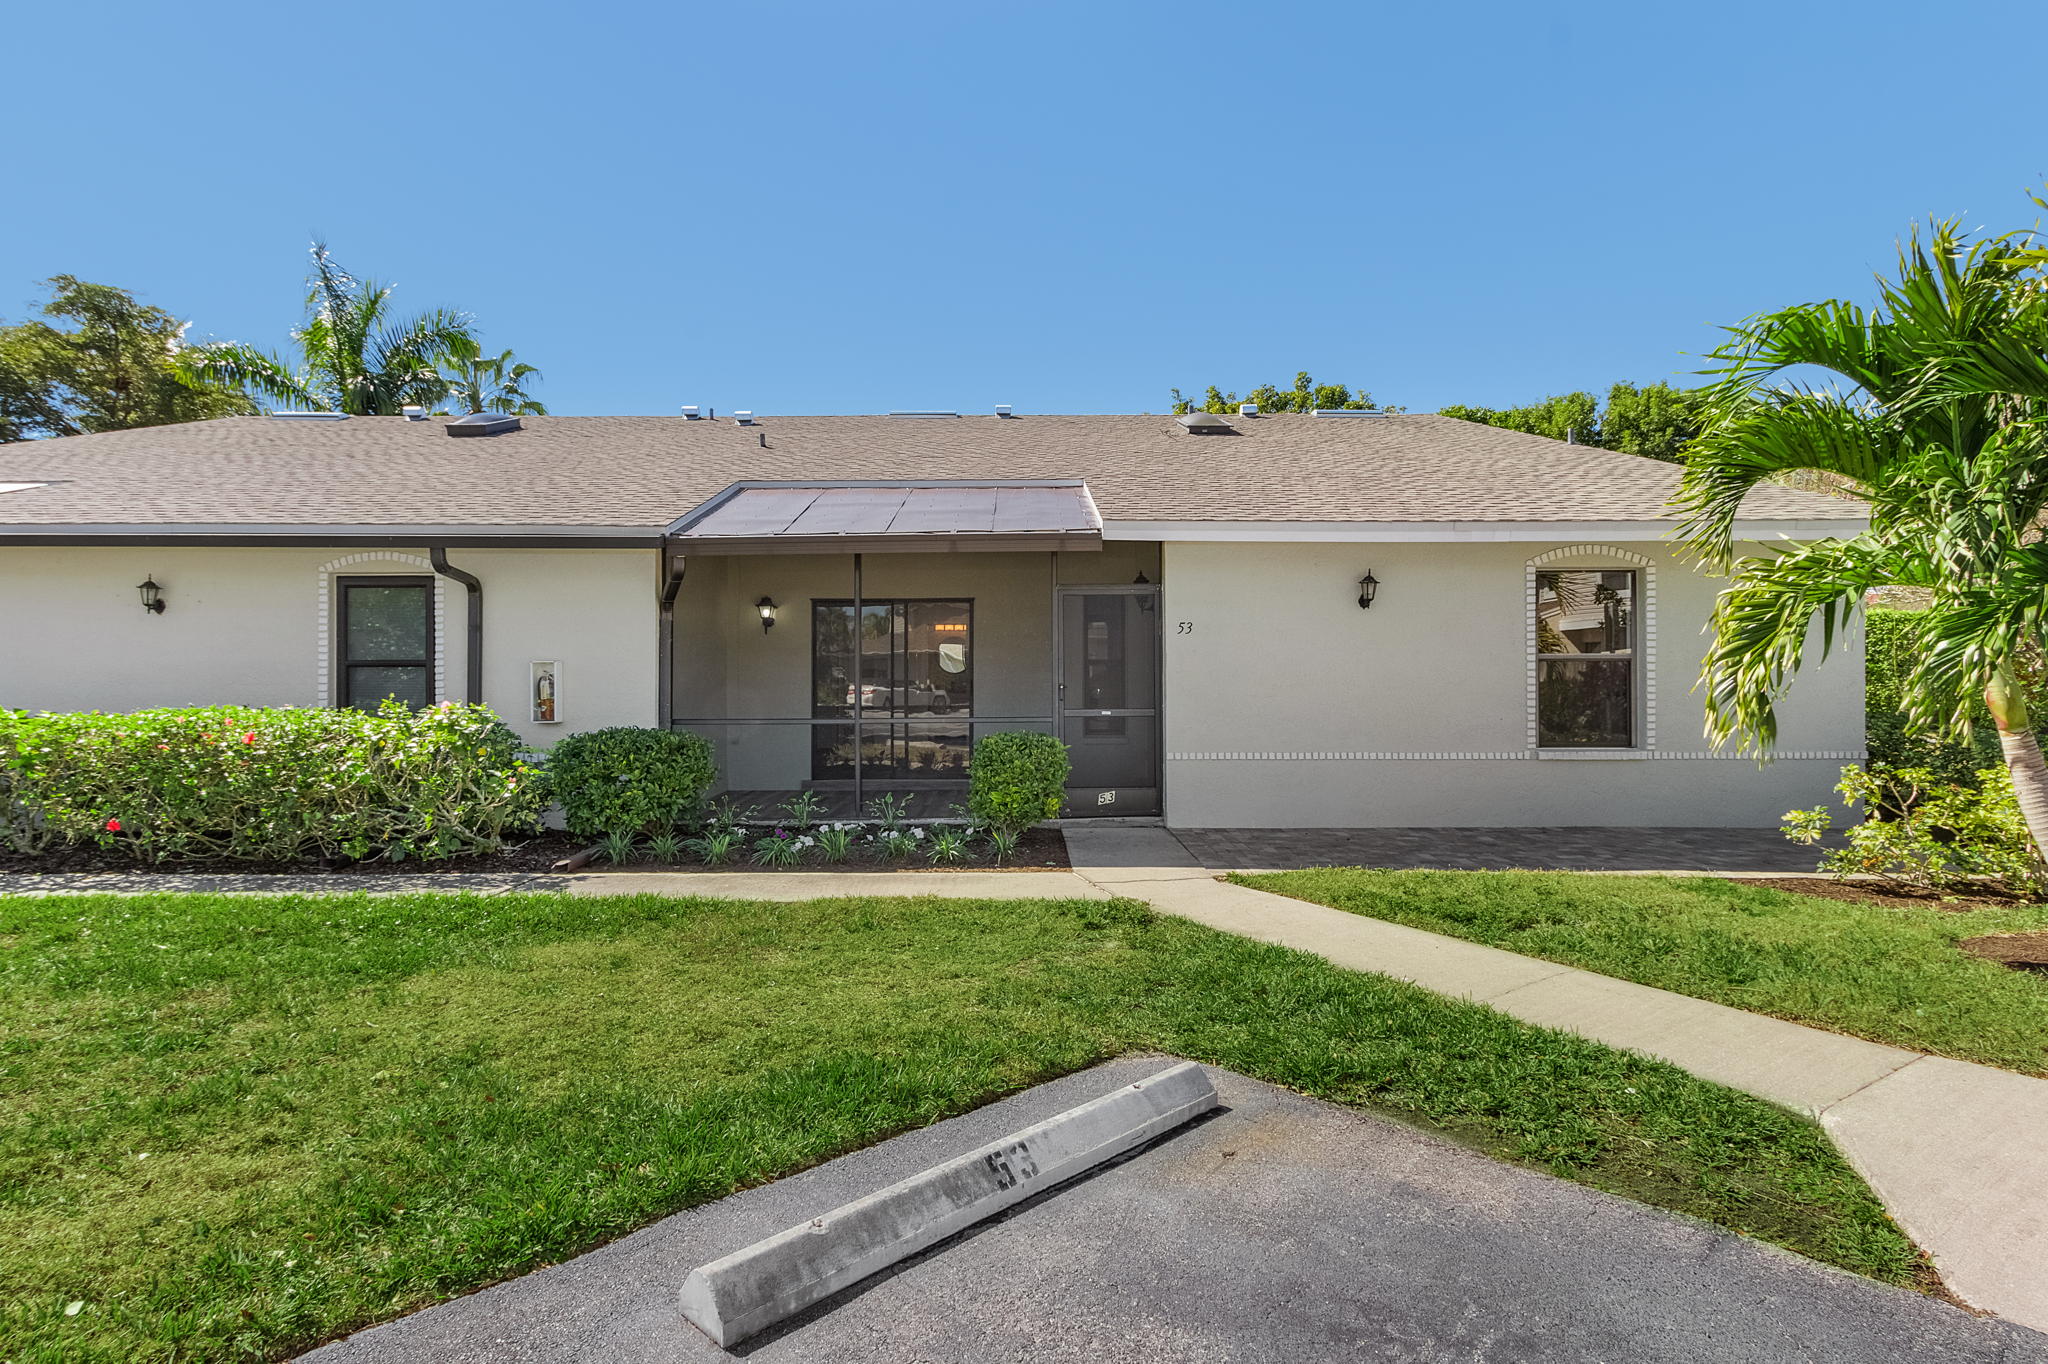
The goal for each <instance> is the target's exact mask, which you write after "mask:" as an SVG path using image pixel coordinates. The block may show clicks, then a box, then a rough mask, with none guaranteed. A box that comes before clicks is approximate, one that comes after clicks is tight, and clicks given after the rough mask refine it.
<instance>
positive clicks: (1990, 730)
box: [1863, 607, 2033, 809]
mask: <svg viewBox="0 0 2048 1364" xmlns="http://www.w3.org/2000/svg"><path fill="white" fill-rule="evenodd" d="M1921 614H1922V613H1921V612H1919V611H1911V610H1901V609H1898V608H1892V607H1873V608H1872V609H1871V610H1870V611H1868V612H1866V613H1865V621H1864V644H1863V678H1864V680H1863V724H1864V734H1865V744H1866V746H1867V747H1868V748H1869V750H1870V766H1871V767H1872V768H1873V769H1881V768H1908V767H1909V768H1913V769H1916V770H1923V771H1928V772H1932V773H1935V774H1936V776H1937V778H1938V781H1937V782H1936V783H1935V784H1937V785H1939V784H1944V783H1945V784H1950V785H1957V786H1970V785H1974V784H1975V782H1976V780H1977V773H1978V772H1979V771H1980V770H1982V769H1984V768H1988V767H1994V766H1997V765H1998V764H1999V763H2000V762H2002V761H2003V759H2002V758H2001V757H2000V754H1999V751H1998V731H1997V729H1996V728H1994V727H1993V725H1992V723H1991V713H1990V712H1989V711H1987V710H1986V709H1985V708H1984V704H1983V702H1981V701H1980V702H1978V703H1977V706H1976V708H1975V713H1974V718H1975V721H1976V727H1975V732H1974V733H1973V735H1972V736H1971V738H1970V740H1969V742H1967V743H1939V742H1936V741H1934V740H1932V739H1930V738H1928V737H1927V736H1926V735H1924V734H1917V735H1916V734H1909V733H1908V732H1907V730H1906V715H1905V707H1904V693H1905V683H1906V674H1907V673H1909V672H1911V671H1912V668H1913V662H1914V660H1915V658H1917V657H1918V656H1919V653H1920V643H1919V629H1918V627H1919V622H1920V619H1921ZM2028 704H2029V705H2030V706H2031V705H2032V704H2033V698H2032V697H2031V696H2030V697H2029V698H2028ZM1886 808H1888V809H1889V808H1890V807H1886Z"/></svg>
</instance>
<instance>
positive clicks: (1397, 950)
mask: <svg viewBox="0 0 2048 1364" xmlns="http://www.w3.org/2000/svg"><path fill="white" fill-rule="evenodd" d="M1067 854H1068V857H1069V859H1070V861H1071V862H1072V863H1073V866H1074V870H1075V871H1076V872H1078V873H1079V874H1080V875H1082V876H1083V877H1085V878H1087V879H1089V880H1091V881H1093V882H1095V883H1096V884H1097V885H1099V886H1101V887H1103V888H1104V889H1106V890H1114V891H1116V892H1117V893H1119V894H1123V895H1129V896H1131V897H1133V898H1136V899H1142V900H1145V901H1147V902H1149V903H1150V904H1151V905H1152V906H1153V907H1154V908H1156V909H1159V910H1161V911H1163V912H1165V913H1169V914H1178V915H1181V916H1182V917H1184V918H1189V919H1193V920H1195V921H1196V922H1198V923H1202V924H1206V925H1208V926H1209V927H1211V928H1216V929H1221V930H1223V931H1225V932H1230V933H1239V934H1242V935H1244V936H1245V937H1249V938H1256V939H1259V940H1260V941H1263V942H1271V943H1278V944H1282V945H1284V946H1287V947H1293V948H1298V949H1300V950H1302V951H1307V952H1314V953H1317V954H1318V955H1320V956H1323V957H1325V958H1327V959H1328V960H1330V961H1333V962H1335V963H1336V964H1337V965H1339V966H1347V967H1351V968H1353V969H1354V970H1360V971H1376V972H1379V973H1380V974H1383V975H1389V976H1394V977H1396V978H1398V979H1401V980H1407V981H1412V982H1414V983H1415V984H1417V985H1421V986H1423V987H1425V988H1427V989H1430V990H1435V991H1437V992H1438V993H1440V994H1446V995H1451V996H1454V997H1457V998H1461V999H1469V1000H1473V1001H1476V1002H1480V1003H1484V1004H1486V1005H1488V1006H1490V1007H1492V1008H1495V1009H1498V1010H1500V1011H1501V1012H1502V1013H1505V1014H1508V1015H1511V1016H1512V1017H1515V1018H1519V1019H1522V1020H1523V1021H1525V1022H1529V1023H1536V1024H1541V1025H1543V1026H1545V1027H1551V1028H1558V1029H1562V1030H1564V1031H1568V1032H1574V1033H1577V1034H1579V1035H1581V1036H1584V1037H1589V1038H1592V1039H1594V1040H1595V1041H1599V1042H1605V1043H1607V1044H1609V1045H1610V1046H1617V1047H1625V1048H1628V1049H1629V1050H1631V1051H1638V1052H1642V1053H1644V1054H1646V1055H1650V1056H1655V1057H1659V1058H1661V1059H1663V1060H1666V1061H1670V1062H1672V1063H1673V1064H1674V1065H1678V1066H1682V1067H1684V1068H1685V1069H1686V1070H1689V1071H1691V1072H1692V1073H1693V1074H1695V1075H1699V1076H1702V1077H1704V1078H1706V1079H1709V1080H1714V1081H1716V1082H1718V1083H1721V1084H1725V1085H1729V1086H1731V1087H1733V1088H1736V1089H1742V1090H1747V1091H1748V1092H1749V1093H1752V1094H1756V1095H1759V1096H1761V1097H1763V1098H1766V1099H1770V1100H1772V1101H1774V1102H1776V1103H1781V1104H1784V1105H1785V1106H1787V1107H1789V1108H1794V1109H1798V1110H1800V1111H1802V1112H1805V1113H1809V1114H1812V1115H1813V1116H1815V1117H1817V1118H1818V1119H1819V1120H1820V1122H1821V1125H1822V1126H1823V1127H1824V1128H1825V1129H1826V1130H1827V1132H1828V1134H1829V1135H1830V1136H1831V1137H1833V1138H1834V1140H1835V1143H1836V1145H1837V1146H1838V1147H1840V1148H1841V1150H1842V1153H1843V1154H1844V1155H1845V1156H1846V1157H1847V1158H1848V1159H1849V1162H1850V1163H1851V1164H1852V1165H1854V1166H1855V1167H1856V1169H1857V1170H1858V1171H1859V1172H1860V1173H1861V1174H1862V1175H1863V1177H1864V1178H1865V1179H1866V1180H1868V1181H1869V1183H1870V1186H1871V1188H1872V1189H1874V1190H1875V1191H1876V1192H1877V1195H1878V1197H1879V1198H1881V1199H1882V1200H1883V1201H1884V1204H1885V1207H1886V1208H1887V1209H1889V1210H1890V1212H1891V1213H1892V1215H1893V1217H1895V1218H1896V1219H1897V1220H1898V1222H1899V1225H1900V1226H1902V1227H1904V1228H1905V1230H1906V1232H1907V1234H1908V1235H1910V1236H1912V1238H1913V1239H1914V1240H1915V1241H1917V1242H1918V1243H1919V1244H1920V1245H1921V1246H1922V1247H1923V1248H1924V1249H1925V1250H1926V1251H1927V1253H1928V1254H1929V1255H1931V1256H1932V1257H1933V1259H1934V1262H1935V1265H1936V1267H1937V1268H1939V1269H1940V1271H1941V1274H1942V1277H1943V1279H1944V1280H1945V1281H1946V1282H1947V1283H1948V1286H1949V1288H1950V1289H1951V1290H1952V1291H1953V1292H1954V1293H1955V1294H1956V1295H1957V1296H1958V1297H1960V1298H1962V1299H1963V1300H1964V1301H1965V1302H1968V1303H1970V1304H1972V1305H1974V1306H1977V1307H1980V1308H1983V1309H1985V1310H1987V1311H1992V1312H1996V1313H1998V1314H1999V1315H2000V1316H2003V1317H2007V1318H2009V1319H2011V1320H2013V1321H2017V1322H2021V1323H2023V1324H2025V1325H2028V1326H2032V1327H2035V1328H2036V1329H2041V1330H2048V1142H2044V1141H2043V1139H2042V1134H2043V1133H2044V1132H2048V1080H2038V1079H2034V1078H2032V1077H2029V1076H2025V1075H2017V1074H2014V1073H2012V1072H2010V1071H2003V1070H1997V1069H1994V1068H1992V1067H1989V1066H1979V1065H1973V1064H1971V1063H1969V1062H1966V1061H1951V1060H1947V1059H1945V1058H1943V1057H1936V1056H1926V1055H1923V1054H1921V1053H1919V1052H1913V1051H1905V1050H1902V1049H1900V1048H1898V1047H1888V1046H1883V1045H1880V1044H1878V1043H1876V1042H1866V1041H1863V1040H1862V1039H1860V1038H1855V1037H1845V1036H1842V1035H1841V1034H1839V1033H1831V1032H1824V1031H1822V1030H1820V1029H1818V1028H1808V1027H1804V1026H1802V1025H1800V1024H1797V1023H1788V1022H1785V1021H1784V1020H1782V1019H1776V1018H1766V1017H1764V1016H1762V1015H1760V1014H1752V1013H1746V1012H1744V1011H1743V1010H1741V1009H1732V1008H1729V1007H1727V1006H1726V1005H1722V1004H1712V1003H1709V1002H1707V1001H1705V1000H1699V999H1692V998H1690V997H1688V996H1685V995H1679V994H1673V993H1671V992H1670V991H1668V990H1658V989H1654V988H1652V987H1650V986H1647V985H1637V984H1634V983H1633V982H1630V981H1624V980H1616V979H1614V978H1613V977H1611V976H1602V975H1596V974H1594V973H1593V972H1590V971H1582V970H1579V969H1578V968H1576V967H1571V966H1561V965H1559V964H1558V963H1556V962H1549V961H1541V960H1538V959H1536V958H1533V957H1524V956H1521V955H1519V954H1517V953H1513V952H1504V951H1501V950H1500V949H1499V948H1494V947H1486V946H1483V945H1481V944H1479V943H1470V942H1465V941H1463V940H1462V939H1458V938H1447V937H1444V936H1442V935H1441V934H1436V933H1429V932H1425V931H1423V930H1421V929H1416V928H1409V927H1406V926H1405V925H1402V924H1392V923H1387V922H1386V921H1384V920H1381V919H1373V918H1368V917H1366V916H1364V915H1361V914H1348V913H1345V912H1344V911H1343V910H1338V909H1330V908H1328V907H1326V906H1323V905H1314V904H1309V903H1308V902H1306V901H1303V900H1293V899H1289V898H1287V897H1285V896H1280V895H1272V894H1268V893H1267V892H1265V891H1259V890H1252V889H1250V888H1249V887H1246V886H1237V885H1231V884H1229V883H1228V882H1223V881H1218V880H1216V879H1215V878H1214V876H1213V875H1212V874H1211V873H1210V872H1209V871H1208V870H1207V869H1206V868H1204V867H1203V866H1202V865H1201V864H1200V863H1199V862H1198V861H1197V860H1196V859H1195V857H1194V855H1193V854H1191V853H1190V852H1189V851H1188V850H1187V849H1186V848H1185V847H1184V846H1182V844H1181V843H1180V842H1179V841H1177V840H1176V839H1175V838H1174V837H1173V835H1172V834H1170V833H1168V832H1167V831H1166V830H1164V829H1102V830H1095V829H1070V830H1068V831H1067Z"/></svg>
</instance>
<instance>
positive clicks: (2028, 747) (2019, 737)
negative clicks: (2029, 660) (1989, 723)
mask: <svg viewBox="0 0 2048 1364" xmlns="http://www.w3.org/2000/svg"><path fill="white" fill-rule="evenodd" d="M1984 704H1985V705H1986V706H1988V707H1989V708H1990V710H1991V719H1992V720H1993V722H1994V723H1996V724H1997V726H1998V747H1999V750H2000V751H2001V752H2003V753H2004V754H2005V765H2006V767H2007V768H2009V769H2010V770H2011V772H2012V793H2013V795H2014V797H2015V798H2016V799H2017V800H2018V801H2019V806H2020V817H2021V818H2022V819H2024V820H2026V822H2027V832H2028V833H2029V834H2030V835H2032V836H2033V840H2034V856H2035V857H2036V858H2039V857H2040V856H2041V854H2042V850H2043V849H2044V848H2048V758H2044V757H2042V755H2041V744H2040V741H2039V740H2037V739H2036V738H2035V737H2034V730H2033V726H2032V725H2031V724H2030V723H2029V720H2028V716H2027V702H2026V698H2025V696H2024V695H2022V694H2021V691H2020V687H2019V684H2018V683H2017V682H2016V681H2015V680H2014V679H2013V676H2012V673H2011V672H2010V671H2009V670H2007V669H2005V668H2000V669H1999V670H1998V673H1997V675H1996V676H1995V677H1993V678H1992V680H1991V685H1990V686H1988V687H1986V688H1985V689H1984Z"/></svg>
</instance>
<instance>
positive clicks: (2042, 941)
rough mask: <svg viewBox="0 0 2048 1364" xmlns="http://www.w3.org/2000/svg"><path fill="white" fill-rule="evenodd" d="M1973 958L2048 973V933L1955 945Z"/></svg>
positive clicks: (1992, 937) (1996, 935)
mask: <svg viewBox="0 0 2048 1364" xmlns="http://www.w3.org/2000/svg"><path fill="white" fill-rule="evenodd" d="M1956 946H1957V947H1960V948H1962V949H1963V951H1965V952H1968V953H1969V954H1970V955H1971V956H1973V957H1982V958H1983V959H1984V960H1986V961H1995V962H1997V963H1998V964H1999V965H2000V966H2010V967H2011V968H2012V969H2013V970H2015V971H2040V972H2044V973H2048V929H2043V930H2036V931H2035V932H2032V933H1987V934H1985V935H1984V936H1983V937H1981V938H1965V939H1963V940H1962V941H1961V942H1959V943H1957V944H1956Z"/></svg>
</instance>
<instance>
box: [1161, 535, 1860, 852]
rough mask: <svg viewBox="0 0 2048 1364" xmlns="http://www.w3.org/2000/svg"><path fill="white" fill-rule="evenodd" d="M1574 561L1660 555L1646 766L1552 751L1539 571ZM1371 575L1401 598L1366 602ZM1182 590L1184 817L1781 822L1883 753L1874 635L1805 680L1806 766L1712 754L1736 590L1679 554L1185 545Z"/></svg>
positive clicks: (1629, 561) (1171, 560)
mask: <svg viewBox="0 0 2048 1364" xmlns="http://www.w3.org/2000/svg"><path fill="white" fill-rule="evenodd" d="M1560 550H1563V551H1567V553H1565V554H1563V555H1562V556H1557V557H1551V558H1550V559H1549V561H1548V562H1546V563H1545V564H1544V565H1543V566H1544V567H1574V566H1585V567H1614V568H1621V567H1638V565H1637V564H1636V563H1634V562H1633V559H1634V558H1646V559H1648V560H1650V563H1649V564H1648V565H1647V571H1648V573H1649V576H1650V578H1651V580H1652V582H1653V584H1654V587H1653V591H1654V595H1655V605H1654V620H1653V626H1654V639H1653V640H1651V641H1649V642H1648V644H1647V647H1646V649H1645V651H1644V658H1645V662H1646V666H1647V668H1648V670H1649V679H1650V681H1649V686H1648V690H1647V695H1646V698H1645V700H1646V705H1647V707H1648V708H1650V709H1651V710H1653V712H1654V721H1655V728H1654V734H1653V735H1652V736H1650V737H1649V741H1648V743H1647V744H1646V745H1645V747H1644V749H1643V751H1642V753H1641V754H1640V755H1638V754H1631V755H1629V756H1626V757H1607V758H1588V757H1580V758H1570V759H1565V758H1551V757H1539V756H1537V750H1536V748H1535V744H1534V739H1533V735H1532V733H1531V710H1530V707H1531V692H1530V678H1531V676H1532V666H1533V665H1532V660H1531V641H1530V635H1529V630H1528V625H1527V622H1528V612H1529V600H1528V581H1529V572H1530V566H1531V561H1532V560H1535V559H1537V558H1539V557H1540V556H1547V555H1551V554H1552V552H1553V551H1560ZM1367 569H1371V570H1372V572H1373V574H1374V576H1375V577H1377V578H1378V579H1379V580H1380V582H1381V587H1380V591H1379V596H1378V599H1377V600H1376V601H1375V603H1374V605H1373V607H1372V609H1371V610H1369V611H1361V610H1360V609H1359V608H1358V606H1357V602H1356V597H1357V586H1356V583H1357V580H1358V578H1359V576H1360V575H1361V574H1363V573H1364V572H1365V571H1366V570H1367ZM1164 582H1165V596H1164V602H1163V616H1164V619H1165V622H1166V627H1165V628H1166V631H1167V634H1166V643H1165V648H1166V679H1165V683H1166V695H1165V734H1166V743H1165V748H1166V761H1165V768H1166V776H1165V781H1166V808H1167V812H1168V818H1169V821H1170V822H1171V823H1173V824H1176V825H1179V826H1182V827H1195V828H1200V827H1220V826H1244V827H1332V828H1336V827H1372V826H1404V825H1479V826H1483V825H1652V826H1654V825H1722V826H1737V827H1762V826H1769V825H1773V824H1775V823H1777V822H1778V820H1779V817H1780V816H1781V815H1782V814H1783V813H1784V812H1785V811H1786V810H1787V809H1790V808H1792V807H1794V806H1800V805H1812V804H1815V803H1818V802H1821V801H1825V800H1827V799H1829V798H1830V788H1831V787H1832V786H1833V784H1834V782H1835V780H1836V778H1837V775H1838V773H1839V771H1840V768H1841V767H1842V765H1843V764H1844V763H1847V762H1852V761H1857V760H1859V759H1860V758H1861V756H1862V752H1863V671H1862V650H1861V640H1860V636H1859V637H1854V638H1852V639H1851V640H1850V641H1849V644H1848V647H1847V648H1846V649H1845V650H1843V651H1841V652H1839V653H1838V654H1837V655H1836V657H1835V658H1834V659H1832V660H1831V661H1830V662H1828V663H1827V664H1826V665H1825V666H1820V667H1813V666H1809V668H1808V670H1807V673H1806V674H1805V675H1803V676H1802V677H1801V678H1800V679H1799V681H1798V683H1797V685H1796V686H1795V687H1794V688H1793V690H1792V694H1791V695H1790V696H1789V697H1788V698H1787V700H1786V702H1785V705H1784V707H1783V709H1782V711H1781V717H1782V719H1781V726H1780V741H1779V751H1780V752H1781V753H1782V754H1784V755H1786V756H1784V757H1781V758H1780V759H1779V760H1777V761H1775V762H1773V763H1771V764H1770V765H1768V766H1766V767H1763V768H1761V769H1760V768H1759V767H1758V766H1757V764H1756V762H1755V761H1754V760H1753V759H1750V758H1741V757H1737V756H1735V755H1733V754H1732V753H1730V754H1722V755H1714V754H1712V753H1711V752H1710V749H1709V745H1708V744H1707V743H1706V741H1705V739H1704V738H1703V729H1704V723H1705V710H1704V707H1703V705H1702V702H1701V700H1700V698H1699V697H1698V696H1697V695H1694V694H1692V687H1693V683H1694V682H1695V680H1696V679H1697V676H1698V671H1699V662H1700V658H1701V656H1702V655H1703V653H1704V652H1705V641H1704V639H1703V637H1702V634H1701V631H1702V628H1703V626H1704V625H1705V622H1706V619H1707V615H1708V612H1709V610H1710V609H1711V606H1712V603H1713V598H1714V595H1715V593H1716V591H1717V590H1718V588H1719V586H1720V584H1719V583H1718V582H1716V581H1715V580H1713V579H1711V578H1708V577H1706V576H1704V575H1702V574H1700V573H1698V572H1696V571H1694V570H1693V569H1691V568H1689V567H1688V566H1686V565H1685V564H1683V563H1681V562H1679V561H1678V560H1677V559H1676V558H1675V557H1674V556H1673V555H1672V554H1671V553H1670V552H1669V551H1668V550H1667V549H1665V548H1664V547H1663V546H1660V545H1655V544H1615V545H1613V546H1609V547H1605V550H1604V552H1603V550H1602V549H1600V548H1588V549H1584V550H1576V551H1575V550H1573V549H1572V546H1570V545H1567V544H1564V543H1556V544H1542V543H1533V544H1532V543H1492V544H1484V543H1481V544H1473V543H1464V544H1371V545H1365V544H1250V543H1234V544H1217V543H1171V544H1168V545H1167V546H1166V547H1165V563H1164ZM1647 614H1648V613H1647V612H1646V615H1647ZM1183 622H1184V623H1185V628H1184V629H1183ZM1818 652H1819V651H1818V648H1817V647H1816V648H1815V649H1814V650H1813V651H1812V655H1813V656H1814V657H1817V656H1818ZM1801 755H1804V756H1801Z"/></svg>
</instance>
